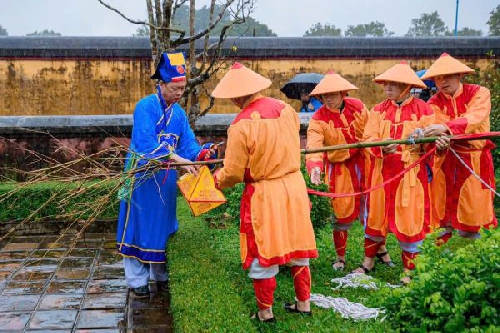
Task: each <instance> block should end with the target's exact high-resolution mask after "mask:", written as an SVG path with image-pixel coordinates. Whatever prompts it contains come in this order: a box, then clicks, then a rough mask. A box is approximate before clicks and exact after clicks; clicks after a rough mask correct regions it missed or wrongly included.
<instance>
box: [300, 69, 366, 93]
mask: <svg viewBox="0 0 500 333" xmlns="http://www.w3.org/2000/svg"><path fill="white" fill-rule="evenodd" d="M355 89H358V88H357V87H356V86H355V85H354V84H352V83H351V82H349V81H347V80H346V79H344V78H343V77H342V76H340V75H339V74H336V73H335V72H333V71H330V72H328V73H327V74H326V75H325V77H324V78H323V79H321V81H319V83H318V85H317V86H316V87H315V88H314V89H313V91H311V93H310V95H322V94H328V93H334V92H337V91H349V90H355Z"/></svg>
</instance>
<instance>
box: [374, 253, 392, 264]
mask: <svg viewBox="0 0 500 333" xmlns="http://www.w3.org/2000/svg"><path fill="white" fill-rule="evenodd" d="M387 254H388V253H387V251H385V252H383V253H377V254H376V256H377V258H378V262H379V263H381V264H384V265H386V266H388V267H394V266H396V265H394V263H393V262H392V260H390V259H389V260H388V261H384V257H385V256H386V255H387Z"/></svg>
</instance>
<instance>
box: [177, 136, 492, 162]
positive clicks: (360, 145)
mask: <svg viewBox="0 0 500 333" xmlns="http://www.w3.org/2000/svg"><path fill="white" fill-rule="evenodd" d="M461 136H462V135H457V136H453V135H448V136H447V137H448V138H450V139H451V140H453V141H472V140H487V139H498V138H499V136H500V132H492V133H491V135H484V136H481V137H477V138H468V137H464V138H461ZM439 138H440V137H438V136H430V137H427V138H416V139H398V140H382V141H372V142H357V143H348V144H340V145H334V146H325V147H321V148H314V149H301V150H300V153H301V154H313V153H322V152H327V151H334V150H343V149H352V148H371V147H383V146H388V145H391V144H399V145H418V144H424V143H433V142H434V141H436V140H437V139H439ZM223 162H224V160H223V159H214V160H210V161H198V162H191V163H169V164H168V165H169V166H172V167H176V166H184V165H212V164H221V163H223Z"/></svg>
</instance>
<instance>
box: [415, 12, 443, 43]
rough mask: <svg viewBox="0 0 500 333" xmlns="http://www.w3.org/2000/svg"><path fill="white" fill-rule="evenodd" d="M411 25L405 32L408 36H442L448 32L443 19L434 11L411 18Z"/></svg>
mask: <svg viewBox="0 0 500 333" xmlns="http://www.w3.org/2000/svg"><path fill="white" fill-rule="evenodd" d="M411 24H412V26H411V27H410V29H409V30H408V32H407V33H406V36H408V37H415V36H444V35H445V34H446V33H447V32H448V27H446V25H445V23H444V21H443V20H442V19H441V17H440V16H439V14H438V12H437V11H435V12H433V13H430V14H425V13H424V14H422V15H420V18H418V19H413V20H411Z"/></svg>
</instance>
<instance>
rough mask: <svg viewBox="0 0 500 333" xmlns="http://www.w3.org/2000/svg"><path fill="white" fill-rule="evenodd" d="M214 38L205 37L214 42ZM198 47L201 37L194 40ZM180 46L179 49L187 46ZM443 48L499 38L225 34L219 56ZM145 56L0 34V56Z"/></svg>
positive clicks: (485, 48)
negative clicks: (242, 35)
mask: <svg viewBox="0 0 500 333" xmlns="http://www.w3.org/2000/svg"><path fill="white" fill-rule="evenodd" d="M216 40H217V39H216V38H211V42H215V41H216ZM195 45H196V48H197V49H198V50H201V48H202V46H203V39H201V40H197V41H196V43H195ZM187 48H188V46H187V45H181V46H180V47H179V50H187ZM443 52H448V53H450V54H452V55H453V56H455V57H458V58H471V59H475V58H485V57H489V56H488V54H490V55H491V57H493V58H498V55H499V54H500V37H494V36H489V37H416V38H408V37H241V38H240V37H228V38H227V39H226V40H225V42H224V44H223V47H222V53H223V56H224V57H227V58H235V59H242V58H244V59H255V58H258V59H276V58H280V59H281V58H300V59H303V58H353V59H363V58H368V59H373V58H410V59H415V58H430V59H435V58H437V57H438V56H439V55H440V54H441V53H443ZM44 58H48V59H68V58H70V59H72V58H78V59H89V58H99V59H115V60H118V59H144V60H150V59H151V46H150V42H149V38H147V37H67V36H61V37H35V36H26V37H9V36H7V37H0V59H44Z"/></svg>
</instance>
